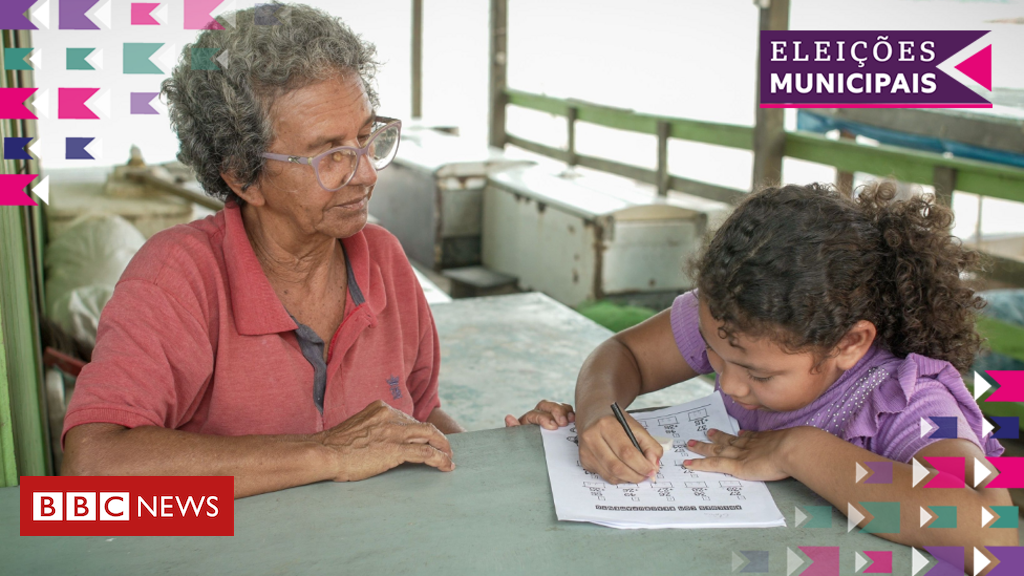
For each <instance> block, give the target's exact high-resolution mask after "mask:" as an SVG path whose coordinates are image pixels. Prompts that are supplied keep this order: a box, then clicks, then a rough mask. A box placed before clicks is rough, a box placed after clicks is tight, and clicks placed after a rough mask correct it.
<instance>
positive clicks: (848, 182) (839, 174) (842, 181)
mask: <svg viewBox="0 0 1024 576" xmlns="http://www.w3.org/2000/svg"><path fill="white" fill-rule="evenodd" d="M839 139H840V140H856V139H857V135H856V134H854V133H853V132H850V131H848V130H840V131H839ZM836 190H839V192H841V193H843V194H845V195H847V196H849V197H851V198H852V197H853V172H844V171H843V170H839V169H838V168H837V169H836Z"/></svg>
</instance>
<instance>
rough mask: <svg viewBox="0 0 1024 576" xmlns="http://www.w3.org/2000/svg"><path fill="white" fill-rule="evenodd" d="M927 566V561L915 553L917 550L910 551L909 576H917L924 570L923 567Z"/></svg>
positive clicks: (922, 555)
mask: <svg viewBox="0 0 1024 576" xmlns="http://www.w3.org/2000/svg"><path fill="white" fill-rule="evenodd" d="M927 565H928V559H927V558H925V557H924V554H921V553H920V552H918V551H917V548H911V549H910V570H911V572H910V574H911V576H917V574H918V573H919V572H920V571H921V570H924V567H925V566H927Z"/></svg>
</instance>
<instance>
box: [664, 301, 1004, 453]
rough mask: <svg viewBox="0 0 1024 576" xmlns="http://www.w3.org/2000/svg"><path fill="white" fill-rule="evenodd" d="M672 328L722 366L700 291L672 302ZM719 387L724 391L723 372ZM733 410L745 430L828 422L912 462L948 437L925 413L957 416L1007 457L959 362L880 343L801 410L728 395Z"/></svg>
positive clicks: (687, 346)
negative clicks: (939, 434) (703, 332)
mask: <svg viewBox="0 0 1024 576" xmlns="http://www.w3.org/2000/svg"><path fill="white" fill-rule="evenodd" d="M671 318H672V333H673V334H674V335H675V339H676V345H677V346H678V347H679V351H680V352H681V353H682V355H683V358H685V359H686V362H687V363H688V364H689V365H690V367H691V368H693V369H694V371H696V372H697V373H698V374H710V373H711V372H714V369H712V368H711V364H710V363H708V355H707V351H706V350H705V349H704V340H703V339H702V338H701V337H700V333H699V332H698V331H697V324H698V314H697V296H696V291H691V292H687V293H686V294H683V295H681V296H679V297H678V298H676V299H675V302H673V303H672V312H671ZM715 390H720V386H719V383H718V381H717V378H716V380H715ZM722 397H723V400H724V401H725V408H726V410H728V412H729V414H730V415H732V416H733V417H734V418H736V419H737V420H739V422H740V427H741V428H742V429H744V430H778V429H782V428H792V427H794V426H814V427H815V428H821V429H822V430H825V431H827V432H829V433H831V434H833V435H835V436H837V437H839V438H842V439H843V440H845V441H847V442H849V443H851V444H853V445H855V446H860V447H861V448H864V449H866V450H869V451H871V452H874V453H875V454H878V455H880V456H884V457H886V458H889V459H890V460H895V461H897V462H906V463H909V462H910V459H911V458H912V457H913V456H914V454H916V453H917V452H918V450H920V449H922V448H924V447H925V446H927V445H929V444H931V443H933V442H938V441H939V440H941V439H940V438H929V437H927V436H926V437H924V438H922V437H921V424H920V422H921V419H922V418H931V417H934V416H955V417H956V419H957V437H958V438H964V439H967V440H970V441H971V442H974V443H975V444H977V445H978V447H980V448H981V449H982V451H983V452H984V453H985V455H986V456H999V455H1000V454H1002V453H1003V447H1002V445H1000V444H999V441H998V440H996V439H995V438H992V437H991V435H990V436H989V437H988V438H983V435H982V427H981V422H982V416H981V410H979V409H978V405H977V403H975V401H974V399H973V398H972V397H971V395H970V393H968V391H967V387H966V386H965V385H964V382H963V379H961V378H960V374H959V373H958V372H957V371H956V369H955V368H953V365H952V364H950V363H949V362H945V361H943V360H934V359H932V358H927V357H925V356H919V355H917V354H910V355H909V356H907V357H906V358H899V357H897V356H895V355H894V354H893V353H892V352H889V351H888V350H885V349H883V348H881V347H880V346H878V345H877V344H874V345H872V346H871V348H870V349H869V350H868V352H867V353H866V354H865V355H864V357H863V358H861V359H860V361H859V362H857V364H856V365H855V366H854V367H853V368H851V369H850V370H847V371H846V372H845V373H843V375H842V376H840V377H839V379H838V380H836V381H835V382H834V383H833V384H832V386H831V387H829V389H828V390H826V391H825V393H824V394H822V395H821V396H819V397H818V398H817V399H815V400H814V401H813V402H811V403H810V404H808V405H807V406H804V407H803V408H801V409H799V410H794V411H792V412H765V411H763V410H745V409H743V407H741V406H740V405H738V404H736V403H735V402H733V400H732V399H731V398H729V397H728V396H726V395H724V394H723V395H722Z"/></svg>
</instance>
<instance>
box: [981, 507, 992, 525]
mask: <svg viewBox="0 0 1024 576" xmlns="http://www.w3.org/2000/svg"><path fill="white" fill-rule="evenodd" d="M993 518H995V515H993V514H992V513H991V512H989V511H988V507H987V506H982V507H981V527H982V528H984V527H985V526H988V523H989V522H991V521H992V519H993Z"/></svg>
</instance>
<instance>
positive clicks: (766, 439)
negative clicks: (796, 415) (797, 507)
mask: <svg viewBox="0 0 1024 576" xmlns="http://www.w3.org/2000/svg"><path fill="white" fill-rule="evenodd" d="M791 430H793V429H792V428H788V429H784V430H766V431H763V432H751V431H749V430H740V431H739V435H738V436H733V435H732V434H727V433H725V432H722V431H721V430H716V429H714V428H711V429H709V430H708V439H709V440H711V442H701V441H699V440H690V441H689V442H687V443H686V448H687V449H688V450H690V451H691V452H695V453H697V454H700V455H701V456H704V458H695V459H693V460H684V461H683V466H685V467H686V468H688V469H690V470H706V471H708V472H724V473H726V474H730V475H732V476H735V477H737V478H739V479H741V480H762V481H769V480H782V479H784V478H789V476H790V474H789V472H788V471H787V469H786V450H787V449H788V446H789V443H788V442H787V440H788V439H789V438H790V437H791V435H792V434H791V432H790V431H791Z"/></svg>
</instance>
